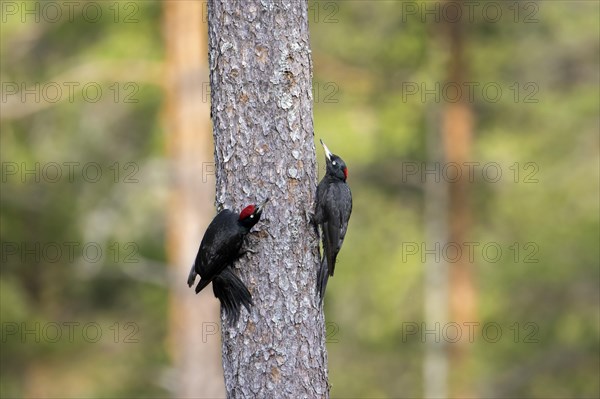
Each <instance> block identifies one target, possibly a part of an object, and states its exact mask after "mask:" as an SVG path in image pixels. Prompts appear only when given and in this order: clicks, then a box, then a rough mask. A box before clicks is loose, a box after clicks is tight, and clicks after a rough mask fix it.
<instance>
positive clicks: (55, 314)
mask: <svg viewBox="0 0 600 399" xmlns="http://www.w3.org/2000/svg"><path fill="white" fill-rule="evenodd" d="M7 3H17V5H19V6H20V7H31V8H33V7H41V5H40V4H41V3H34V2H6V1H3V2H2V13H3V14H2V25H1V28H0V29H1V30H0V32H1V41H0V44H1V49H0V58H1V64H0V65H1V70H0V78H1V81H2V83H3V84H2V93H3V97H2V103H1V106H2V112H1V114H2V115H1V119H0V129H1V136H0V137H1V148H0V156H1V160H2V165H3V169H2V186H1V187H2V190H1V194H0V199H1V212H0V216H1V219H0V229H1V230H0V239H1V241H2V273H1V276H0V288H1V292H0V299H1V303H0V312H1V321H2V347H1V348H2V349H1V354H0V362H1V380H0V396H2V397H3V398H4V397H7V398H8V397H22V396H27V395H28V394H29V393H31V392H35V387H32V384H45V388H46V389H47V390H48V392H51V393H53V394H54V395H55V396H57V397H60V396H62V397H83V396H85V397H134V396H135V397H157V396H168V395H169V392H170V391H169V389H170V388H169V373H170V372H171V369H170V364H169V360H168V357H167V355H166V348H165V339H166V334H167V327H168V313H167V303H168V292H167V289H166V285H165V280H166V265H165V264H164V263H165V251H164V238H165V237H164V225H165V212H166V209H167V204H166V198H167V195H166V194H167V188H168V175H167V170H166V169H167V167H166V161H165V149H164V143H165V134H166V133H167V132H165V131H164V129H163V126H164V125H163V124H161V112H162V110H161V107H162V103H163V101H164V93H163V88H162V82H163V81H162V75H161V64H162V62H163V59H164V43H163V35H162V25H161V23H162V7H161V3H159V2H152V1H141V2H123V3H120V4H119V5H118V9H119V10H120V14H119V16H118V17H117V16H116V15H115V14H114V7H115V4H116V3H114V2H96V3H95V4H98V5H100V6H101V9H102V12H103V17H102V18H99V21H98V22H97V23H90V21H89V20H86V19H85V18H84V17H83V15H82V13H81V12H75V13H74V17H73V19H72V20H71V19H69V18H67V17H63V18H61V19H60V21H59V22H56V23H54V22H49V21H45V20H44V18H42V20H41V21H40V22H36V21H35V18H34V17H32V16H29V17H26V18H25V19H24V21H22V20H21V18H20V16H21V15H20V14H19V15H17V16H16V17H15V16H13V15H9V13H8V11H7V10H8V9H7V8H6V5H7ZM36 4H37V6H36ZM81 4H85V2H83V3H81ZM406 4H407V3H402V2H399V1H377V2H368V1H339V2H329V1H327V2H317V1H313V2H310V3H309V16H310V17H309V18H310V24H311V43H312V50H313V61H314V100H315V105H314V116H315V132H316V137H317V138H323V139H325V141H326V142H327V144H328V146H329V148H331V149H332V150H333V152H335V153H337V154H339V155H341V156H343V158H344V159H345V161H346V163H347V164H348V165H349V169H350V179H349V183H350V186H351V188H352V191H353V194H354V213H353V216H352V220H351V225H350V229H349V233H348V235H347V238H346V242H345V244H344V248H343V250H342V252H341V254H340V257H339V264H338V273H336V276H335V278H334V279H333V280H331V281H330V284H329V287H328V294H327V300H326V308H325V309H326V315H327V320H328V321H329V322H332V323H335V324H334V326H335V328H334V329H332V330H331V333H330V341H331V342H330V343H329V344H328V350H329V366H330V379H331V383H332V385H333V389H332V395H333V396H334V397H420V396H422V395H423V387H422V385H423V377H422V365H423V355H424V350H425V343H424V342H423V341H424V339H425V337H423V336H422V335H421V334H418V335H416V336H410V337H407V335H406V331H405V330H404V329H403V326H406V324H405V323H418V324H420V323H421V322H423V319H424V316H423V309H424V303H423V295H424V293H423V282H424V281H423V266H424V263H423V262H422V259H421V256H420V254H419V255H415V256H407V255H406V253H403V246H402V244H403V243H407V242H416V243H422V242H424V240H425V236H424V228H423V226H424V219H423V200H424V197H423V196H424V194H423V185H422V184H420V183H421V182H419V181H418V182H417V184H414V182H411V181H407V179H406V174H405V172H406V170H405V169H403V167H404V166H405V165H407V163H417V164H418V165H420V164H421V163H422V162H425V161H426V160H427V159H428V154H427V142H426V137H427V132H428V130H429V129H432V123H431V115H434V119H435V115H439V113H440V112H441V110H442V109H443V106H444V97H442V98H441V99H440V100H439V101H436V99H435V97H434V96H433V95H429V96H425V98H422V97H421V93H418V94H416V95H407V93H406V90H405V89H406V84H407V82H408V83H410V82H414V83H417V84H419V85H421V84H423V85H425V87H426V88H427V89H432V88H434V87H435V84H436V82H440V84H442V85H443V84H444V80H445V78H446V65H447V60H448V57H449V52H448V48H447V45H446V42H445V41H444V40H442V36H441V35H440V34H439V32H438V30H439V29H440V25H442V24H441V23H436V21H435V20H434V17H433V16H429V17H428V18H426V21H422V20H421V19H422V17H423V14H422V13H418V14H416V15H412V14H410V13H408V12H407V11H408V9H407V8H406ZM410 4H411V5H415V6H416V7H418V8H419V10H422V9H423V8H422V7H427V6H431V7H434V5H435V4H436V3H434V2H417V3H410ZM480 4H481V5H480V6H478V7H477V8H475V14H474V16H475V17H474V20H473V21H472V23H468V24H466V35H465V37H466V41H465V43H466V51H467V60H468V64H469V70H468V72H467V73H468V76H469V79H468V80H470V81H473V82H478V83H479V84H480V86H479V87H481V86H483V85H484V84H486V83H489V82H493V83H495V84H497V85H499V86H500V87H501V88H502V96H501V98H500V99H499V101H497V102H493V101H490V100H489V98H486V97H485V96H484V95H482V92H481V91H480V90H477V89H476V90H475V93H476V95H475V97H474V100H473V102H472V105H473V109H474V113H475V130H474V133H475V135H474V147H473V154H472V157H473V160H474V161H476V162H480V163H481V164H482V165H483V164H487V163H491V162H496V163H498V164H499V165H501V169H502V172H503V176H502V178H501V179H500V180H499V181H498V182H494V183H492V182H490V181H489V179H486V178H484V177H485V176H483V177H482V175H481V173H480V172H481V169H477V171H478V172H479V173H476V178H475V180H474V182H473V183H472V185H471V190H472V194H473V215H474V226H473V230H472V232H471V235H472V238H471V241H473V242H477V243H481V245H483V244H485V243H488V242H494V243H498V244H499V245H500V246H501V248H502V249H503V250H504V253H503V256H501V257H500V259H499V260H498V261H496V262H490V261H488V260H489V258H486V255H482V253H481V251H480V250H476V251H475V255H476V259H475V262H476V265H477V267H476V270H477V287H478V292H479V315H480V318H479V320H477V321H478V322H480V323H481V324H485V323H492V322H493V323H498V325H500V326H501V328H502V331H503V336H502V337H501V339H499V340H498V342H495V343H491V342H488V341H487V340H486V339H483V337H482V335H481V333H478V334H477V335H476V336H475V341H474V343H473V344H472V345H473V348H472V350H473V352H472V353H473V362H472V365H471V368H470V369H469V370H468V371H465V373H468V374H467V375H465V376H453V377H456V378H465V377H466V378H468V379H469V380H470V381H471V382H472V384H473V386H474V389H475V391H476V392H477V395H478V396H481V397H536V398H549V397H557V398H558V397H560V398H566V397H569V398H570V397H586V398H587V397H590V398H591V397H598V396H599V395H600V386H599V380H598V375H599V372H600V370H599V362H600V358H599V351H600V344H599V334H600V317H599V309H598V304H599V301H600V297H599V291H598V290H599V288H598V285H599V282H600V275H599V246H598V242H600V240H599V239H600V237H599V208H598V206H599V178H600V176H599V151H598V149H599V142H598V141H599V140H598V139H599V116H598V115H599V114H598V111H599V94H600V93H599V86H598V84H599V72H598V71H599V70H600V68H599V67H600V62H599V51H598V50H599V47H600V46H599V22H598V21H599V16H600V13H599V3H598V2H593V1H592V2H590V1H555V2H550V1H537V2H525V3H522V4H521V5H522V7H521V8H519V9H520V11H521V13H520V14H519V15H518V17H515V15H514V14H511V12H514V8H513V9H511V8H510V5H511V4H512V5H513V7H514V4H516V3H512V2H510V3H508V2H495V4H500V5H501V9H502V11H503V17H502V18H500V19H499V20H498V21H497V22H491V21H490V20H489V19H486V18H484V15H483V14H482V13H481V10H482V7H483V5H484V4H486V2H480ZM111 7H113V8H111ZM125 7H133V8H125ZM76 10H81V8H76ZM132 10H135V13H134V14H133V19H134V20H131V21H127V20H126V16H127V15H128V14H129V13H130V12H132ZM532 10H535V13H534V14H530V12H531V11H532ZM526 16H529V17H531V18H533V19H526ZM68 81H76V82H80V83H81V85H82V86H83V85H84V84H85V83H86V82H97V83H98V84H99V85H100V86H101V87H102V89H103V92H102V96H101V98H100V99H99V101H97V102H90V101H86V100H85V99H84V98H83V96H82V95H81V91H80V89H76V90H75V96H74V98H73V101H70V100H69V99H67V100H66V101H59V102H57V103H55V104H52V106H50V107H47V108H44V109H39V110H34V109H32V110H30V109H29V108H31V107H30V106H32V105H33V106H35V105H36V101H35V100H34V99H33V95H30V96H29V97H27V98H26V101H25V102H20V103H19V104H17V105H18V107H17V108H18V110H19V111H23V110H25V111H26V113H25V114H23V115H21V116H18V115H17V116H15V115H16V114H15V111H14V108H11V107H12V106H13V105H14V104H12V103H10V100H9V98H11V99H14V98H15V97H17V98H19V97H18V96H9V95H8V94H7V93H8V90H9V89H10V87H9V86H8V85H10V84H11V83H15V82H16V83H18V84H21V82H25V83H26V84H27V85H28V87H31V85H33V84H35V83H36V82H39V83H40V84H44V83H45V82H68ZM115 83H116V84H117V86H116V88H119V92H118V93H115V89H116V88H115V87H114V86H111V85H114V84H115ZM131 83H133V86H131V85H130V86H126V85H127V84H131ZM529 83H531V84H533V86H527V87H526V86H525V85H527V84H529ZM515 84H517V86H516V87H519V94H520V96H519V99H518V100H517V101H515V97H514V93H515V91H514V90H512V91H511V89H510V88H511V87H515V86H514V85H515ZM64 87H65V86H63V88H64ZM532 87H533V88H536V89H537V90H536V91H535V93H534V94H533V95H532V97H530V98H529V99H533V100H536V101H535V102H525V95H526V94H530V93H531V90H530V89H531V88H532ZM115 95H116V96H117V97H116V98H115ZM128 95H131V97H127V96H128ZM64 97H66V95H65V93H63V98H64ZM126 100H135V101H134V102H130V101H126ZM28 107H29V108H28ZM318 157H319V158H318V159H319V161H321V158H322V153H321V152H320V151H319V152H318ZM51 162H56V163H58V164H61V165H63V163H64V162H79V163H80V165H85V164H87V163H90V162H96V163H97V164H98V165H100V168H101V171H102V176H101V178H100V179H99V181H98V182H95V183H91V182H89V181H88V180H89V179H86V176H84V175H82V173H81V169H76V171H75V173H74V175H73V179H72V181H70V180H69V179H67V178H66V177H65V176H63V178H61V179H59V181H58V182H52V181H49V180H51V179H44V178H43V176H42V179H41V180H40V181H39V182H36V181H35V179H34V178H33V177H32V175H26V176H22V175H21V174H20V173H17V174H16V175H11V174H8V173H7V169H5V168H8V167H9V166H7V165H9V164H10V165H15V164H16V165H18V167H21V166H22V163H25V164H26V165H27V167H29V168H31V165H35V163H39V164H40V165H41V166H40V167H42V166H43V165H47V164H48V163H51ZM516 162H517V163H519V165H520V166H519V170H520V174H519V176H518V178H517V179H516V180H517V181H516V182H515V176H514V169H510V167H511V166H512V165H514V164H515V163H516ZM130 163H134V165H132V164H130ZM527 163H532V164H531V165H533V166H531V168H534V169H535V175H534V176H530V177H532V179H527V178H526V177H527V176H528V173H530V172H531V171H532V170H533V169H525V165H526V164H527ZM117 170H118V171H119V174H118V175H116V174H115V173H116V171H117ZM64 171H66V168H63V172H64ZM131 173H132V174H131ZM321 173H322V172H321ZM128 177H129V178H130V179H128ZM532 180H534V181H532ZM65 242H77V243H82V244H81V245H82V246H83V244H85V243H97V244H98V245H99V246H100V247H101V248H102V249H103V254H102V256H101V257H100V258H99V260H98V261H94V262H90V261H89V256H88V257H87V258H86V256H84V255H83V254H82V251H81V250H80V249H78V250H76V251H75V252H74V253H75V256H74V258H73V259H67V258H68V256H67V250H66V248H65V246H64V245H61V248H62V250H63V252H62V256H61V258H60V260H59V261H51V259H49V258H52V256H51V255H48V256H41V257H39V255H35V254H34V253H27V252H25V253H22V252H21V253H19V254H16V255H15V254H13V253H12V252H11V251H12V250H13V249H14V248H15V247H14V246H15V245H16V246H17V248H19V251H23V250H24V249H26V248H34V250H33V252H37V253H38V254H39V253H40V251H36V250H35V248H36V247H35V245H40V248H49V244H50V243H65ZM36 243H37V244H36ZM115 243H117V244H118V246H115ZM128 243H131V244H130V246H128V247H127V246H126V245H127V244H128ZM514 243H519V245H520V247H521V252H520V256H519V257H518V259H517V261H515V259H514V252H511V251H510V249H509V248H510V246H511V245H513V244H514ZM526 243H533V244H534V245H535V248H537V249H538V251H537V252H536V253H535V254H534V255H533V257H532V259H533V260H536V261H537V262H535V263H526V262H524V258H525V255H526V254H527V253H530V252H529V250H528V249H526V248H523V246H524V245H525V244H526ZM79 248H81V247H79ZM479 248H481V246H480V247H479ZM530 248H531V247H530ZM128 255H131V256H132V257H130V258H127V256H128ZM36 256H37V257H38V258H36ZM92 257H93V256H92ZM126 260H136V261H137V262H136V263H129V262H127V261H126ZM64 322H78V323H80V324H79V326H77V327H76V328H75V330H74V331H75V334H74V335H73V339H72V340H71V339H68V337H66V336H65V331H67V330H66V329H63V330H62V331H63V336H62V338H61V339H60V340H58V342H56V343H52V342H49V340H47V339H41V340H40V342H35V336H36V334H29V335H26V334H25V335H24V334H23V331H22V330H23V326H25V327H27V328H29V329H35V323H40V324H39V325H40V326H47V325H48V323H59V324H60V323H64ZM91 322H93V323H97V325H98V326H99V327H100V329H101V332H102V337H101V338H100V339H99V340H98V342H96V343H91V342H89V341H90V335H91V336H92V337H93V336H94V335H95V334H94V332H93V331H94V330H93V329H92V330H88V331H87V332H88V333H89V334H90V335H86V334H84V333H83V331H82V327H83V326H84V325H85V324H86V323H91ZM22 323H25V324H22ZM115 323H117V324H115ZM127 323H133V324H127ZM515 323H518V326H519V328H518V331H519V332H520V335H519V337H518V339H515V336H514V334H515V330H514V327H513V326H515ZM527 323H530V324H527ZM14 326H18V328H19V333H17V334H11V333H10V328H13V327H14ZM525 326H528V327H527V328H525ZM532 326H533V327H532ZM511 328H512V329H511ZM531 331H534V334H533V335H532V336H531V337H533V338H534V341H535V342H528V340H526V339H525V337H526V336H527V334H528V333H530V332H531ZM48 333H49V332H48ZM117 333H118V335H117ZM49 334H50V333H49ZM128 334H132V335H128ZM126 337H129V338H131V340H133V341H136V342H129V341H128V340H127V339H126ZM430 338H431V336H429V338H428V339H430ZM515 341H516V342H515ZM451 367H452V366H451Z"/></svg>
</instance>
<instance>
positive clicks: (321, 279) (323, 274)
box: [317, 256, 329, 304]
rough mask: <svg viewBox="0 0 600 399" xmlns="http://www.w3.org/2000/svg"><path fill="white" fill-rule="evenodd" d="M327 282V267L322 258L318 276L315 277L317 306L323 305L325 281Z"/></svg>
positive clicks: (325, 259)
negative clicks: (317, 297)
mask: <svg viewBox="0 0 600 399" xmlns="http://www.w3.org/2000/svg"><path fill="white" fill-rule="evenodd" d="M328 280H329V267H328V265H327V258H326V257H325V256H324V257H323V260H322V261H321V266H320V267H319V274H318V276H317V294H318V295H319V304H321V303H323V297H324V296H325V289H326V288H327V281H328Z"/></svg>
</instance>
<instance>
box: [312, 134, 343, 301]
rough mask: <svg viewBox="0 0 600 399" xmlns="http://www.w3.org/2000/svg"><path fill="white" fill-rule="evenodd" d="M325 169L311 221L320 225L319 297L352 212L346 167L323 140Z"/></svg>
mask: <svg viewBox="0 0 600 399" xmlns="http://www.w3.org/2000/svg"><path fill="white" fill-rule="evenodd" d="M321 145H322V146H323V149H324V150H325V157H326V160H325V162H326V164H327V169H326V172H325V176H323V179H322V180H321V182H320V183H319V185H318V186H317V203H316V207H315V217H314V221H315V223H316V225H317V226H318V227H320V229H321V236H322V239H323V259H322V260H321V267H320V268H319V275H318V276H317V293H318V294H319V296H320V301H321V302H322V301H323V296H325V288H326V287H327V280H328V279H329V276H333V271H334V269H335V261H336V258H337V255H338V252H340V249H341V248H342V243H343V242H344V237H345V236H346V230H347V229H348V220H350V214H351V213H352V193H351V192H350V187H348V185H347V184H346V179H347V178H348V168H347V167H346V163H345V162H344V161H343V160H342V158H340V157H338V156H337V155H334V154H332V153H331V151H329V149H328V148H327V146H326V145H325V143H323V140H321Z"/></svg>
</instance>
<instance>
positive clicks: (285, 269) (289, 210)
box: [208, 0, 329, 398]
mask: <svg viewBox="0 0 600 399" xmlns="http://www.w3.org/2000/svg"><path fill="white" fill-rule="evenodd" d="M208 17H209V64H210V84H211V98H212V104H211V112H212V117H213V133H214V139H215V160H216V189H217V190H216V200H217V204H218V206H224V207H226V208H232V209H236V210H238V211H239V210H240V209H241V208H242V207H243V206H245V205H247V204H249V203H256V202H258V201H262V200H263V199H264V198H266V197H270V202H269V204H268V205H267V208H266V210H265V212H264V213H263V216H262V219H261V221H260V222H259V223H258V224H257V225H256V226H255V228H254V230H255V232H254V233H253V234H251V235H250V237H249V242H250V244H249V246H250V247H252V248H254V249H255V250H256V251H257V253H256V254H249V255H246V256H244V257H243V258H242V259H241V260H240V261H239V262H238V263H237V264H236V266H235V269H236V273H238V274H239V275H240V276H241V278H242V280H243V281H244V282H245V283H246V285H247V286H248V288H249V290H250V291H251V293H252V296H253V300H254V307H253V308H252V312H251V314H250V315H248V313H247V312H246V311H245V310H244V311H243V312H242V316H241V317H240V320H239V321H238V323H237V324H236V325H234V326H229V325H228V324H227V323H226V322H225V321H224V320H223V329H222V340H223V369H224V373H225V385H226V390H227V394H228V396H229V397H235V398H240V397H242V398H255V397H259V398H260V397H262V398H269V397H290V398H305V397H308V398H318V397H328V395H329V394H328V382H327V353H326V349H325V336H324V320H323V314H322V312H321V311H320V309H319V307H318V305H317V301H316V297H315V286H316V281H315V280H316V275H317V266H318V241H317V238H316V235H315V232H314V230H313V228H312V227H311V225H310V223H309V213H310V212H311V211H312V209H313V204H314V197H315V190H316V168H315V146H314V141H313V139H314V133H313V123H312V93H311V65H312V64H311V57H310V46H309V35H308V18H307V3H306V2H305V1H298V0H289V1H279V0H262V1H258V0H252V1H232V0H215V1H211V2H209V4H208Z"/></svg>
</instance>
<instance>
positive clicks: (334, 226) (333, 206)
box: [322, 183, 352, 276]
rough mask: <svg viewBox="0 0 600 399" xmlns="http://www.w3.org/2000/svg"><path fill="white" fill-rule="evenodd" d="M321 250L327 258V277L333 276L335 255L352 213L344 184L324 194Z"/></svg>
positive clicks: (350, 199)
mask: <svg viewBox="0 0 600 399" xmlns="http://www.w3.org/2000/svg"><path fill="white" fill-rule="evenodd" d="M324 213H325V215H324V219H325V222H324V223H323V224H322V226H323V227H322V228H323V234H324V237H323V250H324V252H325V255H326V257H327V265H328V267H329V275H331V276H333V273H334V270H335V262H336V259H337V255H338V253H339V252H340V249H341V248H342V243H343V242H344V238H345V237H346V231H347V230H348V220H349V219H350V214H351V213H352V194H351V192H350V188H349V187H348V185H347V184H346V183H339V184H332V185H330V186H329V189H328V190H327V192H326V194H325V209H324Z"/></svg>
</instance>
